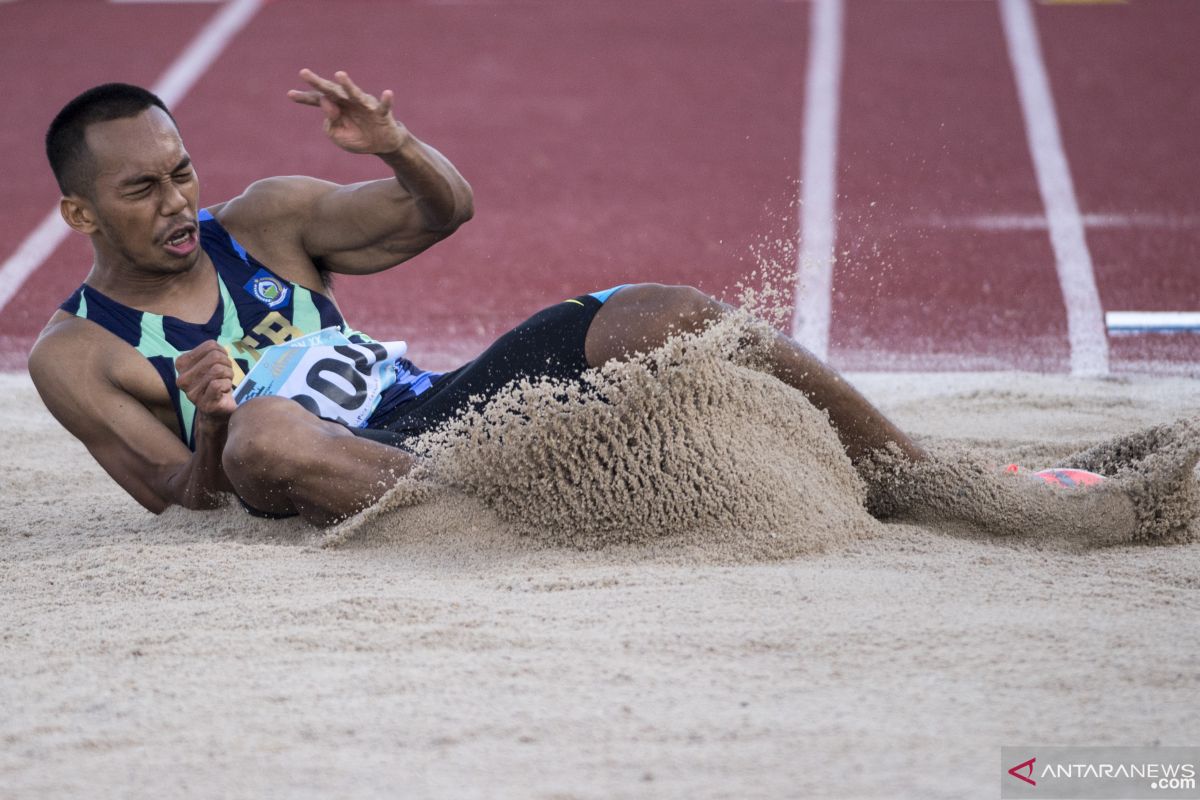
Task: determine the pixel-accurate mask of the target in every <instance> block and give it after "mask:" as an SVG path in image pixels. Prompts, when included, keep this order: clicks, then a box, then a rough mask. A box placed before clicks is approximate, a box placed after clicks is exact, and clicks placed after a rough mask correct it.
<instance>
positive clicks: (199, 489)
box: [29, 320, 233, 514]
mask: <svg viewBox="0 0 1200 800" xmlns="http://www.w3.org/2000/svg"><path fill="white" fill-rule="evenodd" d="M80 324H85V325H86V324H87V323H83V321H82V320H78V321H76V320H71V321H68V322H66V323H59V324H57V325H54V326H51V328H49V329H47V332H46V333H44V334H43V335H42V337H41V338H40V339H39V340H38V343H37V344H36V345H35V346H34V348H33V351H32V352H31V353H30V355H29V374H30V376H31V377H32V378H33V382H34V385H35V386H36V387H37V390H38V393H39V394H40V395H41V397H42V400H43V402H45V404H46V407H47V408H48V409H49V410H50V413H51V414H53V415H54V417H55V419H57V420H58V421H59V422H60V423H62V425H63V427H65V428H66V429H67V430H68V431H70V432H71V433H72V434H74V435H75V437H76V438H78V439H79V440H80V441H81V442H82V443H83V444H84V446H85V447H87V449H88V451H89V452H90V453H91V454H92V456H94V457H95V459H96V461H98V462H99V463H100V466H102V467H103V468H104V470H105V472H107V473H108V474H109V475H110V476H112V478H113V479H114V480H115V481H116V482H117V483H119V484H120V485H121V487H122V488H123V489H125V491H127V492H129V494H130V495H132V496H133V498H134V499H135V500H137V501H138V502H139V503H141V504H142V505H143V506H145V507H146V508H147V509H149V510H150V511H153V512H154V513H156V514H157V513H161V512H162V511H164V510H165V509H166V508H167V507H168V506H170V505H181V506H184V507H186V508H215V507H216V506H218V505H219V504H220V492H222V491H229V490H230V488H231V487H230V486H229V484H228V481H227V480H226V478H225V475H224V472H223V471H222V470H221V452H222V450H223V449H224V446H225V433H226V426H227V424H228V419H229V413H232V408H233V400H232V396H231V395H230V394H229V392H228V389H227V388H226V387H227V386H228V381H229V380H230V379H231V378H232V370H231V368H229V367H228V366H227V365H228V356H225V353H224V351H223V350H220V348H219V347H217V349H218V350H219V351H220V355H221V356H223V357H224V365H225V370H227V371H228V375H226V374H225V373H224V372H222V364H221V363H220V362H219V359H218V358H217V357H216V355H215V354H214V353H212V352H200V353H198V354H197V355H196V356H195V357H194V358H193V359H192V362H191V363H188V362H185V363H184V364H183V367H182V368H181V374H180V376H179V380H178V383H179V385H180V388H184V389H185V391H186V388H187V387H185V383H187V385H188V386H189V387H191V388H192V389H193V391H196V392H197V399H200V400H201V401H202V402H203V403H204V404H205V405H204V411H203V412H202V411H201V410H200V406H199V405H198V407H197V414H196V423H195V424H196V451H195V452H194V453H193V452H191V451H189V450H188V448H187V446H186V445H184V443H183V442H182V441H181V440H180V439H179V437H178V436H177V435H176V434H175V433H174V432H173V431H172V430H170V429H169V428H167V426H165V425H164V424H163V422H162V421H161V420H160V419H159V418H158V417H156V416H155V415H154V414H153V413H152V412H151V411H150V410H149V409H148V408H147V407H146V405H145V404H144V403H142V402H141V401H139V400H138V399H137V398H136V397H135V396H134V395H133V394H131V393H130V391H128V389H127V388H124V387H122V385H121V381H120V379H119V376H118V378H117V379H114V371H113V362H114V360H115V358H116V359H119V356H116V357H114V353H113V348H112V344H113V342H109V341H104V339H105V338H106V337H110V336H111V334H108V333H107V332H104V333H103V336H93V335H87V334H86V333H85V335H82V336H80V335H72V334H75V333H79V328H78V327H77V326H79V325H80ZM71 329H74V330H71ZM88 333H90V332H88ZM213 345H214V346H216V343H215V342H214V343H213ZM206 350H207V349H206ZM192 353H197V351H192ZM188 355H191V354H185V356H188ZM139 358H140V357H139ZM183 358H184V357H181V359H180V360H183ZM141 363H146V362H144V361H142V362H141ZM222 380H224V381H226V383H224V384H222V383H221V381H222ZM131 381H136V377H133V378H131ZM222 390H224V391H222ZM190 396H191V393H189V397H190ZM226 411H228V413H226ZM214 412H215V413H214Z"/></svg>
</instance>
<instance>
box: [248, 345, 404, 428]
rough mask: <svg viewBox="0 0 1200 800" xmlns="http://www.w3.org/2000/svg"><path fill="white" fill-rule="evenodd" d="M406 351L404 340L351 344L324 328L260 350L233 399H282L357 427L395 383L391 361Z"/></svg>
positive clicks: (364, 422) (322, 415) (393, 362)
mask: <svg viewBox="0 0 1200 800" xmlns="http://www.w3.org/2000/svg"><path fill="white" fill-rule="evenodd" d="M407 350H408V345H407V344H405V343H404V342H351V341H350V340H349V339H347V338H346V335H345V334H344V333H342V332H341V331H340V330H338V329H337V328H324V329H323V330H319V331H317V332H316V333H310V334H308V335H307V336H301V337H300V338H299V339H292V340H291V341H290V342H284V343H283V344H276V345H272V346H270V347H268V348H266V349H264V350H262V351H260V352H261V355H260V357H259V359H258V363H256V364H255V365H254V367H253V368H252V369H251V370H250V371H249V372H248V373H246V377H245V378H243V379H242V382H241V383H240V384H238V387H237V389H236V390H235V391H234V393H233V399H234V401H236V402H237V403H238V405H241V404H242V403H244V402H246V401H247V400H249V399H251V398H254V397H263V396H264V395H269V396H274V397H287V398H289V399H291V400H295V401H296V402H297V403H299V404H300V405H302V406H304V407H305V408H307V409H308V410H309V411H311V412H312V413H314V414H316V415H317V416H318V417H322V418H324V419H331V420H334V421H336V422H341V423H344V424H346V425H349V426H350V427H352V428H361V427H363V426H364V425H366V424H367V419H368V418H369V417H370V416H371V414H372V413H373V412H374V411H375V409H376V407H377V406H378V405H379V399H380V395H381V394H382V393H383V391H384V390H385V389H387V388H388V387H389V386H392V385H393V384H395V383H396V379H397V374H398V371H397V368H396V359H398V358H400V357H402V356H403V355H404V353H405V352H406V351H407Z"/></svg>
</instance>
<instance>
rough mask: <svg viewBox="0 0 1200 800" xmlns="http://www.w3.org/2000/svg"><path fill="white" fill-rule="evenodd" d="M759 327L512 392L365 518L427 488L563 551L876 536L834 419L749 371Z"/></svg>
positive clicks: (714, 332)
mask: <svg viewBox="0 0 1200 800" xmlns="http://www.w3.org/2000/svg"><path fill="white" fill-rule="evenodd" d="M764 330H765V329H763V328H762V325H761V323H758V322H755V321H754V320H753V319H752V318H751V317H749V316H748V315H746V314H744V313H743V314H733V315H730V316H728V317H726V318H724V319H723V320H721V321H720V322H719V323H717V324H715V325H712V326H709V327H708V328H707V329H705V330H703V331H701V332H699V333H695V334H687V335H682V336H678V337H676V338H674V339H672V340H671V341H669V342H668V343H666V344H665V345H664V346H663V347H661V348H659V349H657V350H655V351H654V352H652V353H649V354H644V355H641V356H639V357H636V358H633V359H630V360H628V361H623V362H613V363H610V364H607V365H605V366H604V367H603V368H602V369H599V370H592V371H590V372H589V373H588V374H587V375H586V377H585V379H584V381H583V382H582V383H580V384H571V383H558V382H553V381H539V382H528V381H527V382H523V383H520V384H517V385H514V386H511V387H510V388H509V389H508V390H507V391H505V392H502V393H500V394H499V395H497V396H496V397H495V398H493V399H492V400H491V401H490V402H489V403H488V404H487V406H486V407H485V408H483V409H482V410H481V411H474V412H469V413H467V414H465V415H464V416H462V417H460V418H459V419H457V420H456V421H454V422H453V423H452V424H451V425H449V426H447V427H446V428H444V429H443V430H440V431H438V432H436V433H434V434H431V435H428V436H426V437H424V438H423V439H422V440H421V441H420V442H419V443H418V444H417V446H416V449H417V451H418V452H420V453H422V454H423V455H426V456H428V458H429V462H428V466H427V467H426V469H425V470H423V471H422V473H421V475H420V476H414V478H413V479H412V480H410V481H406V482H405V483H403V484H401V485H400V486H398V487H397V488H396V489H395V490H393V491H392V492H390V493H389V494H388V495H387V496H386V497H385V498H384V499H383V500H381V501H380V503H378V504H376V507H375V508H374V509H372V510H370V513H371V514H372V515H373V516H377V515H378V514H379V513H381V512H382V511H385V510H387V509H389V508H397V507H403V506H405V505H409V504H411V503H413V502H418V501H419V500H420V490H421V487H422V486H423V485H424V484H427V483H432V484H435V485H438V486H441V487H450V488H452V489H454V490H456V491H460V492H464V493H466V494H468V495H471V496H474V497H477V498H481V499H482V500H483V501H484V502H485V503H486V505H487V506H488V507H489V508H491V509H492V510H493V511H494V512H495V513H496V515H497V516H498V517H499V519H500V520H502V521H503V523H504V524H505V525H507V526H508V527H509V528H510V530H512V531H513V532H515V533H517V534H520V535H523V536H525V537H529V538H532V539H534V540H537V541H539V542H541V543H543V544H546V545H552V546H568V547H574V548H579V549H595V548H599V547H604V546H606V545H612V544H632V543H643V542H648V541H653V540H659V539H665V538H671V539H677V540H688V541H690V542H692V543H699V542H703V543H708V544H711V545H712V546H713V547H716V548H719V549H721V550H722V551H723V552H725V553H726V554H727V555H730V556H733V557H741V558H782V557H788V556H793V555H798V554H801V553H811V552H817V551H820V550H822V549H824V548H826V547H828V546H830V545H836V544H843V543H845V542H847V541H850V540H852V539H855V538H861V537H863V536H865V535H869V533H870V532H871V531H872V530H873V529H874V528H875V525H876V523H875V522H874V520H872V519H871V517H870V516H869V515H868V514H867V513H866V510H865V508H864V505H863V503H864V499H865V491H866V490H865V486H864V484H863V483H862V480H861V479H860V478H859V477H858V475H857V473H856V472H855V470H854V468H853V467H852V466H851V464H850V461H849V459H848V458H847V457H846V454H845V452H844V451H843V450H842V447H841V445H840V443H839V442H838V439H837V436H836V435H835V434H834V431H833V429H832V428H831V427H830V426H829V422H828V418H827V416H826V415H825V413H824V412H822V411H819V410H817V409H816V408H815V407H814V406H813V405H812V404H811V403H809V401H808V400H807V399H806V398H805V397H804V395H803V394H801V393H800V392H799V391H797V390H795V389H793V388H791V387H789V386H786V385H784V384H783V383H781V382H780V381H778V380H776V379H775V378H773V377H771V376H769V375H767V374H765V373H762V372H759V371H757V370H755V369H753V368H752V367H751V366H749V365H748V362H749V361H750V360H752V358H753V356H754V352H753V350H752V349H749V348H744V347H742V346H741V343H742V342H744V341H747V340H748V339H749V338H751V336H752V334H754V333H756V332H757V333H762V332H764ZM362 524H363V523H362V521H360V520H358V519H357V518H356V519H354V520H351V521H350V522H349V523H346V524H344V525H343V526H341V528H339V529H337V530H335V531H334V532H333V534H332V535H333V539H332V540H331V541H342V540H344V539H345V538H346V536H347V535H349V534H350V533H352V532H353V531H354V530H356V529H357V528H359V527H361V525H362Z"/></svg>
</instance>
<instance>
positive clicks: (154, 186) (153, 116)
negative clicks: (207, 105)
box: [79, 108, 201, 274]
mask: <svg viewBox="0 0 1200 800" xmlns="http://www.w3.org/2000/svg"><path fill="white" fill-rule="evenodd" d="M87 146H88V150H89V152H90V154H91V158H92V165H93V169H94V179H93V183H92V192H91V196H90V197H87V198H81V199H79V203H80V205H81V206H82V207H84V208H85V210H87V211H90V214H91V222H92V230H88V231H85V232H87V233H90V234H91V236H92V241H93V243H94V244H95V246H96V249H97V251H98V254H102V255H103V256H104V257H106V258H116V259H118V260H120V261H121V262H123V264H124V266H126V267H132V268H134V269H137V270H139V271H144V272H151V273H158V274H172V273H179V272H184V271H186V270H188V269H190V268H191V267H192V266H194V265H195V263H196V262H197V260H198V259H199V258H200V253H201V250H200V247H199V228H198V227H197V221H196V215H197V210H198V207H199V206H198V203H199V200H200V184H199V182H198V181H197V179H196V172H195V170H194V169H193V168H192V163H191V159H190V158H189V157H188V154H187V151H186V150H185V149H184V147H183V140H182V139H180V138H179V131H178V130H176V129H175V125H174V123H172V122H171V118H170V117H168V116H167V115H166V114H165V113H164V112H163V111H162V110H161V109H159V108H149V109H147V110H146V111H143V112H142V113H141V114H139V115H138V116H136V117H129V118H127V119H117V120H112V121H110V122H100V123H96V124H93V125H90V126H89V127H88V129H87Z"/></svg>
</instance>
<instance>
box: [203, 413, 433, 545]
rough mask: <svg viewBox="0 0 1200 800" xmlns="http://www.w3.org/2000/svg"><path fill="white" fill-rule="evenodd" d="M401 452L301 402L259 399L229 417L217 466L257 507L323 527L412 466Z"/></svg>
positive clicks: (375, 495) (377, 495)
mask: <svg viewBox="0 0 1200 800" xmlns="http://www.w3.org/2000/svg"><path fill="white" fill-rule="evenodd" d="M412 464H413V457H412V456H410V455H409V454H408V453H406V452H404V451H403V450H399V449H397V448H395V447H389V446H387V445H384V444H379V443H378V442H373V441H370V440H368V439H363V438H360V437H358V436H355V435H354V434H352V433H351V432H350V431H349V430H348V429H346V428H344V427H343V426H341V425H338V424H336V423H333V422H329V421H327V420H323V419H321V418H320V417H317V416H316V415H314V414H312V413H310V412H309V411H306V410H305V409H304V408H303V407H301V406H300V404H299V403H296V402H294V401H292V400H285V399H283V398H279V397H261V398H256V399H254V400H250V401H249V402H247V403H245V404H244V405H242V406H240V407H239V408H238V409H237V410H236V411H235V412H234V413H233V416H232V417H231V418H230V420H229V437H228V439H227V440H226V443H225V451H224V454H223V456H222V465H223V466H224V468H225V474H226V475H227V476H228V477H229V480H230V482H231V483H232V484H233V487H234V489H235V490H236V491H237V493H238V496H240V497H241V498H242V500H244V501H245V502H246V503H247V504H248V505H250V506H252V507H253V508H255V509H257V510H259V511H265V512H269V513H272V514H280V515H287V514H292V513H299V514H300V515H301V516H303V517H304V518H305V519H306V520H308V521H309V522H312V523H314V524H317V525H328V524H330V523H333V522H336V521H338V520H340V519H343V518H345V517H348V516H349V515H351V514H353V513H355V512H357V511H359V510H361V509H363V508H365V507H367V506H369V505H370V504H371V503H373V502H375V501H376V500H378V499H379V498H380V497H381V496H382V495H383V493H384V492H385V491H387V489H388V487H390V486H391V485H392V484H394V483H395V482H396V479H397V478H398V477H399V476H401V475H403V474H404V473H406V472H408V470H409V469H410V468H411V467H412Z"/></svg>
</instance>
